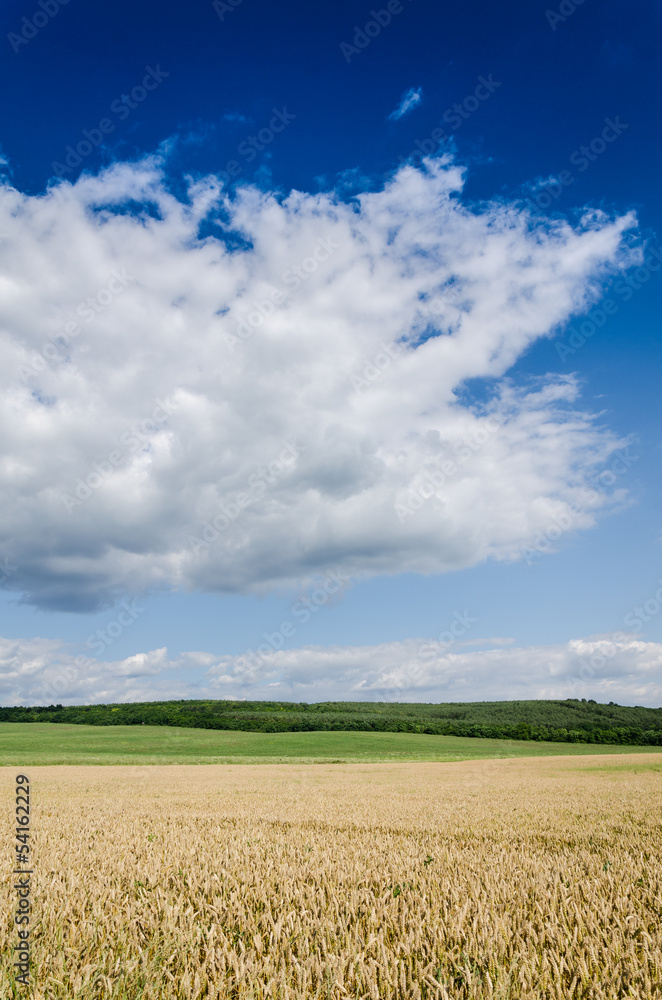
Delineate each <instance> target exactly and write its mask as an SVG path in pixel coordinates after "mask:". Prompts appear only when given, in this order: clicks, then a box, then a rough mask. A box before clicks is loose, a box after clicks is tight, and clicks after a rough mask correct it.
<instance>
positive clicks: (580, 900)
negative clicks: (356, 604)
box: [0, 753, 662, 1000]
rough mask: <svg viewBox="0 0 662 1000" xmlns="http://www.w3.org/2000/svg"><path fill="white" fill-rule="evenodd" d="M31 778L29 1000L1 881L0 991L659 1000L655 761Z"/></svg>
mask: <svg viewBox="0 0 662 1000" xmlns="http://www.w3.org/2000/svg"><path fill="white" fill-rule="evenodd" d="M14 773H15V769H14V768H4V769H3V771H2V785H1V789H2V807H1V809H2V811H1V812H0V815H2V816H3V817H5V818H4V819H3V823H5V828H6V830H7V832H8V834H10V835H13V833H12V815H13V808H14V782H13V778H14ZM29 776H30V779H31V788H32V803H33V814H32V817H31V822H32V829H33V848H34V860H35V865H34V867H35V874H34V876H33V879H34V892H33V908H34V909H33V925H32V926H33V928H34V938H35V941H34V957H33V970H34V987H33V988H32V989H29V990H26V989H25V988H21V987H17V986H15V985H13V984H12V981H11V972H10V966H11V962H12V958H11V957H10V956H11V946H12V945H13V944H14V943H15V938H16V932H15V929H14V926H13V923H12V914H13V911H12V904H13V902H14V901H13V899H12V896H11V884H12V882H11V879H12V877H13V876H11V874H10V873H9V864H6V865H5V869H4V870H5V873H6V874H5V876H4V878H5V892H3V894H2V913H1V915H0V928H1V931H2V937H3V941H2V951H3V956H4V957H3V964H2V969H1V970H0V995H2V996H3V997H5V996H6V997H13V996H28V995H30V996H31V997H34V998H35V1000H45V998H53V1000H56V998H57V1000H79V998H80V1000H83V998H85V1000H92V998H95V1000H96V998H99V1000H101V998H118V1000H119V998H124V1000H138V998H145V1000H148V998H150V1000H151V998H161V997H163V998H175V997H176V998H180V997H181V998H197V997H209V998H221V997H222V998H237V1000H239V998H242V1000H243V998H249V997H252V998H255V1000H258V998H260V1000H262V998H265V1000H266V998H279V997H282V998H291V1000H295V998H304V997H318V998H334V1000H335V998H338V1000H340V998H347V997H352V998H365V1000H381V998H398V1000H405V998H414V1000H417V998H427V997H430V998H452V1000H469V998H475V1000H478V998H481V1000H482V998H492V997H493V998H503V1000H506V998H512V1000H515V998H517V1000H519V998H522V1000H524V998H526V1000H552V998H553V1000H567V998H571V1000H573V998H574V1000H580V998H582V1000H589V998H590V1000H615V998H622V997H641V998H649V997H659V996H662V864H661V861H660V858H661V856H662V854H661V852H662V810H661V806H662V780H661V779H662V755H660V754H650V753H649V754H631V755H621V756H617V755H613V756H611V755H610V756H590V757H589V756H586V757H545V758H537V759H520V760H483V761H467V762H459V763H408V764H405V763H385V764H331V763H328V764H319V765H317V766H316V767H311V766H301V765H296V764H289V765H281V764H267V765H251V766H245V765H233V766H223V765H211V766H208V767H195V766H173V765H170V766H160V767H159V766H157V767H146V766H125V767H114V766H104V767H94V766H88V767H33V768H31V770H30V771H29ZM6 842H10V838H9V836H8V837H7V839H6ZM10 850H11V848H8V850H7V861H9V860H10V858H9V853H10Z"/></svg>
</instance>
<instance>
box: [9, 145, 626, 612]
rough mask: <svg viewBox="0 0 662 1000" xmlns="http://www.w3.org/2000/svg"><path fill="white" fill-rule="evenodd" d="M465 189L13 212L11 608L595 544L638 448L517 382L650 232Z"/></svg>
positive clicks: (88, 603) (122, 178) (544, 384)
mask: <svg viewBox="0 0 662 1000" xmlns="http://www.w3.org/2000/svg"><path fill="white" fill-rule="evenodd" d="M461 189H462V172H461V171H460V170H459V169H458V168H457V166H455V165H454V164H453V163H449V162H446V161H428V163H427V165H426V166H425V167H423V168H421V169H420V170H417V169H414V168H413V167H410V166H408V167H403V168H402V169H401V170H400V171H399V172H398V173H397V174H396V175H395V176H394V177H393V178H392V179H391V180H390V181H389V182H388V183H386V184H385V185H384V186H383V187H382V188H381V189H380V190H376V191H372V192H366V193H364V194H361V195H359V196H357V197H355V198H352V199H349V200H343V199H342V198H340V197H339V196H337V195H335V194H333V193H326V194H320V195H311V194H302V193H299V192H292V193H291V194H289V195H288V196H279V195H277V194H273V193H265V192H262V191H258V190H257V189H254V188H243V189H240V190H239V191H238V192H237V193H236V195H232V196H230V195H228V194H227V192H225V191H224V190H223V189H222V187H221V186H220V185H219V183H218V182H217V181H215V180H214V178H207V179H205V180H203V181H198V182H196V183H193V182H191V184H190V187H189V189H188V193H187V195H186V197H182V198H178V197H176V196H175V195H174V194H173V193H172V192H171V190H170V188H169V186H168V183H167V180H166V178H165V176H164V167H163V164H162V163H161V162H160V161H159V159H158V158H151V159H147V160H145V161H143V162H141V163H138V164H132V165H129V164H124V165H122V164H120V165H116V166H115V167H113V168H112V169H109V170H107V171H106V172H104V173H102V174H101V175H99V176H98V177H90V176H83V177H82V178H81V179H80V180H78V181H77V182H76V183H75V184H74V185H71V184H68V183H61V184H58V185H57V186H55V187H53V188H52V189H50V190H49V191H48V192H47V193H46V194H45V195H43V196H39V197H32V196H26V195H23V194H21V193H20V192H18V191H16V190H15V189H13V188H12V187H11V186H9V185H5V186H4V187H2V188H1V189H0V232H1V233H2V234H3V236H4V238H3V240H2V241H0V352H1V353H0V359H1V364H0V378H1V379H2V393H1V397H0V441H1V445H0V447H1V448H2V457H1V461H0V558H2V559H3V560H4V563H3V566H4V571H3V577H2V579H3V582H4V585H5V586H7V587H11V588H13V589H16V590H18V591H21V592H23V593H24V594H25V595H26V599H28V600H30V601H32V602H34V603H35V604H37V605H40V606H42V607H52V608H63V609H78V610H85V609H86V608H93V607H96V606H100V605H104V604H109V603H112V602H113V601H114V600H115V599H116V598H117V596H118V595H120V594H124V593H126V592H139V591H141V590H143V589H149V588H151V587H187V588H201V589H207V590H215V591H250V590H255V589H259V588H265V587H269V586H273V585H276V584H281V583H293V582H295V581H296V582H299V581H301V580H303V579H311V578H314V577H315V575H317V574H320V573H323V572H324V571H325V568H326V567H328V566H329V565H331V564H333V565H334V566H337V567H340V568H341V569H342V570H343V571H344V572H346V573H349V574H350V575H352V576H360V575H370V574H379V573H398V572H402V571H415V572H423V573H429V572H442V571H446V570H450V569H454V568H459V567H467V566H470V565H473V564H476V563H478V562H480V561H481V560H485V559H487V558H495V559H503V560H510V559H518V558H521V557H522V553H523V549H524V548H525V547H526V546H528V545H531V544H533V542H534V540H535V539H536V538H537V537H540V536H541V534H542V535H544V536H545V537H550V526H552V527H553V526H554V525H559V526H560V527H559V531H565V530H568V529H571V528H582V527H586V526H589V525H591V524H592V523H593V519H594V516H595V511H596V510H597V509H598V508H600V507H601V506H605V505H607V504H608V503H609V502H610V497H609V496H608V492H602V493H601V492H600V491H596V490H595V489H591V490H588V491H587V488H586V484H587V482H589V481H591V480H593V481H595V480H594V477H595V476H597V475H598V474H599V473H600V472H601V471H602V470H604V469H605V468H606V464H607V463H608V462H609V461H612V459H610V458H609V456H610V454H612V452H613V450H614V449H615V448H617V447H619V445H621V444H622V442H618V441H616V440H615V439H614V438H613V437H612V436H610V434H609V433H608V432H606V431H605V430H604V429H601V428H600V427H599V426H598V425H597V424H596V423H595V421H594V419H593V418H592V417H591V416H590V415H589V414H586V413H583V412H581V410H579V409H578V408H577V404H576V403H575V402H573V401H575V400H576V396H577V387H576V386H575V385H574V383H573V382H572V380H569V379H553V378H549V379H546V380H540V381H539V382H538V383H536V384H535V385H531V386H529V387H528V389H527V390H517V389H515V388H513V387H512V386H509V385H508V383H507V382H506V381H504V379H503V377H504V375H505V373H507V371H508V369H509V368H510V367H511V366H512V365H513V363H514V362H515V361H516V360H517V359H518V358H519V357H520V356H521V354H522V353H523V352H524V351H525V350H526V349H527V347H528V346H529V345H531V344H532V343H533V342H534V341H535V340H536V339H537V338H540V337H545V336H547V335H549V334H550V333H552V332H554V330H555V329H556V328H558V327H559V325H560V324H563V323H564V322H565V321H566V320H567V319H568V318H569V317H570V316H571V315H572V314H574V313H577V312H579V311H581V310H583V309H584V308H585V307H586V306H587V304H589V303H590V302H591V301H592V299H593V298H594V297H595V295H596V294H597V291H598V289H599V287H600V283H601V282H602V281H603V280H604V278H605V274H606V272H607V271H608V270H610V269H613V268H615V267H621V266H623V265H624V263H625V262H626V260H627V253H626V250H625V249H624V231H625V230H626V229H628V228H629V227H630V226H631V225H632V224H633V220H632V219H631V218H629V217H626V218H621V219H617V220H611V219H609V218H607V217H606V216H604V215H602V214H599V213H595V212H594V213H591V214H588V215H586V216H585V218H584V219H583V220H582V221H581V222H579V223H578V224H577V226H576V227H575V228H572V227H571V226H570V225H568V224H567V223H565V222H562V221H547V222H545V221H540V220H538V221H532V220H531V219H530V218H529V217H528V216H527V214H526V213H525V212H524V211H523V210H521V209H520V208H519V207H517V206H514V205H508V204H502V203H491V204H485V205H480V206H470V207H467V206H465V205H463V203H462V201H461V197H460V196H461ZM485 378H488V379H497V380H499V381H498V382H497V383H496V384H497V386H499V388H498V391H497V392H496V393H495V394H494V395H492V396H491V397H490V401H489V402H488V403H487V404H485V405H484V406H482V407H478V406H476V405H474V406H470V405H468V403H467V402H466V398H465V397H464V396H463V395H462V393H461V390H462V387H463V386H464V385H465V383H466V382H467V380H469V379H485ZM463 400H464V401H463Z"/></svg>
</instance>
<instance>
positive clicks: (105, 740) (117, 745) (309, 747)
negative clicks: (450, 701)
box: [0, 722, 662, 768]
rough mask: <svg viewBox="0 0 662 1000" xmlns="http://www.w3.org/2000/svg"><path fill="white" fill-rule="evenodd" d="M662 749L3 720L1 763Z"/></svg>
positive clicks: (419, 757)
mask: <svg viewBox="0 0 662 1000" xmlns="http://www.w3.org/2000/svg"><path fill="white" fill-rule="evenodd" d="M661 752H662V751H660V748H659V747H636V746H618V747H611V746H600V745H599V744H597V743H593V744H590V743H589V744H582V743H547V742H545V741H544V740H540V741H538V740H491V739H480V738H474V739H469V738H467V737H465V736H431V735H424V734H419V733H360V732H358V733H352V732H337V733H330V732H324V731H318V732H312V733H243V732H238V731H227V730H226V731H223V730H213V729H212V730H210V729H185V728H183V727H180V726H84V725H66V724H57V725H56V724H55V723H52V722H31V723H27V722H0V765H3V764H4V765H9V764H11V765H14V766H16V767H23V768H25V767H34V766H40V765H46V764H272V763H273V764H275V763H281V762H282V763H290V764H291V763H299V764H311V763H324V762H329V763H331V762H333V763H336V764H338V763H342V764H346V763H362V762H364V761H365V762H367V761H373V762H377V761H379V762H382V761H383V762H387V761H403V762H404V761H407V762H410V761H424V760H429V761H433V760H435V761H445V760H448V761H451V760H478V759H482V758H484V757H545V756H548V755H549V754H553V755H555V756H556V755H565V754H568V755H571V756H576V755H577V754H604V753H619V754H620V753H622V754H633V753H637V754H641V753H652V754H654V755H655V756H656V757H657V758H659V757H660V754H661Z"/></svg>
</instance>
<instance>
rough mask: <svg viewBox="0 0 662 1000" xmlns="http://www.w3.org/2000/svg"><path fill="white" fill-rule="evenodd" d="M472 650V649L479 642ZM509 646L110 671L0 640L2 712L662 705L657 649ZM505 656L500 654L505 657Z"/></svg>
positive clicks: (321, 650) (294, 652)
mask: <svg viewBox="0 0 662 1000" xmlns="http://www.w3.org/2000/svg"><path fill="white" fill-rule="evenodd" d="M475 641H476V642H477V641H479V640H475ZM511 641H512V640H509V639H504V640H501V639H498V638H497V639H492V640H482V642H483V643H484V644H485V645H486V647H487V648H485V649H483V650H470V649H468V647H469V645H471V643H470V642H469V641H466V642H465V641H460V642H458V643H457V644H455V645H454V646H452V647H450V648H443V647H442V646H441V644H440V643H439V642H438V641H436V640H432V639H408V640H405V641H403V642H387V643H382V644H381V645H376V646H330V647H321V646H304V647H302V648H300V649H291V650H284V649H281V650H278V651H272V652H270V653H265V654H261V655H255V654H250V653H249V654H243V655H241V656H217V655H214V654H212V653H208V652H188V653H183V654H182V655H181V656H179V657H177V658H169V657H168V655H167V650H166V649H165V648H162V649H156V650H152V651H151V652H148V653H139V654H137V655H135V656H130V657H127V659H125V660H118V661H114V662H110V663H105V662H101V661H99V660H97V659H95V658H90V657H87V656H85V657H80V656H75V655H74V653H73V652H72V651H71V650H69V649H68V648H67V647H65V646H64V645H63V644H61V643H58V642H56V641H53V640H42V639H34V640H15V641H14V640H7V639H2V640H0V703H2V704H4V705H18V704H53V703H61V704H72V705H76V704H81V703H85V704H100V703H106V704H107V703H109V702H135V701H157V700H164V699H168V698H175V699H178V698H221V699H257V700H260V699H267V700H274V701H294V702H308V703H311V702H315V701H325V700H329V701H341V700H351V701H397V702H458V701H505V700H511V699H557V698H558V699H564V698H594V699H595V700H596V701H601V702H608V701H615V702H617V703H620V704H626V705H647V706H651V707H657V706H659V705H660V704H661V703H662V643H657V642H646V641H644V640H642V639H639V638H637V637H636V636H633V635H631V634H625V633H614V634H613V635H604V636H592V637H589V638H584V639H573V640H571V641H570V642H567V643H559V644H556V645H551V646H526V647H517V646H510V643H511ZM504 647H508V648H504Z"/></svg>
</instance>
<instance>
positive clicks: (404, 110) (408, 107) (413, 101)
mask: <svg viewBox="0 0 662 1000" xmlns="http://www.w3.org/2000/svg"><path fill="white" fill-rule="evenodd" d="M422 100H423V88H422V87H410V88H409V90H407V91H405V93H404V94H403V95H402V97H401V98H400V103H399V104H398V106H397V108H396V109H395V111H392V112H391V114H390V115H389V116H388V117H389V121H394V122H397V121H399V120H400V119H401V118H404V116H405V115H408V114H409V112H410V111H413V110H414V108H415V107H417V106H418V105H419V104H420V103H421V101H422Z"/></svg>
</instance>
